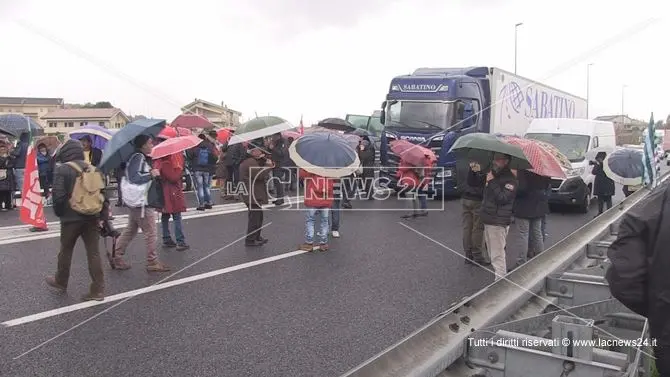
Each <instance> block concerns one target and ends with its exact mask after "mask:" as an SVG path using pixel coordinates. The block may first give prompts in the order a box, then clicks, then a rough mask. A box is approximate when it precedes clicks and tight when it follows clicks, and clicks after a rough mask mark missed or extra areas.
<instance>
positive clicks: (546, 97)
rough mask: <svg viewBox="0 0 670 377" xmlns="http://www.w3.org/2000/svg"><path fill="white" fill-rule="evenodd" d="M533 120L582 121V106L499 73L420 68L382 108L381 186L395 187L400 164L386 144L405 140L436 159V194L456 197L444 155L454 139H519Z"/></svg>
mask: <svg viewBox="0 0 670 377" xmlns="http://www.w3.org/2000/svg"><path fill="white" fill-rule="evenodd" d="M534 118H586V101H585V100H584V99H582V98H580V97H577V96H574V95H571V94H569V93H565V92H563V91H560V90H557V89H553V88H550V87H548V86H546V85H543V84H540V83H537V82H534V81H531V80H529V79H525V78H523V77H520V76H517V75H514V74H513V73H509V72H506V71H504V70H501V69H499V68H488V67H469V68H419V69H417V70H415V71H414V72H413V73H412V74H409V75H403V76H397V77H395V78H393V79H392V80H391V85H390V87H389V91H388V93H387V95H386V100H385V101H384V102H383V104H382V114H381V119H380V120H381V122H382V123H383V124H384V132H382V135H381V143H380V159H381V161H380V162H381V170H380V179H381V181H382V184H386V185H387V186H388V187H390V188H396V178H395V174H396V167H397V165H398V163H399V161H398V160H399V159H398V156H396V155H395V154H393V153H392V152H391V150H390V147H389V142H391V141H392V140H397V139H404V140H408V141H410V142H413V143H416V144H421V145H424V146H426V147H428V148H430V149H432V150H433V151H434V152H435V154H436V155H437V157H438V162H437V165H438V167H439V169H435V171H436V176H435V177H434V178H435V179H434V186H433V188H434V191H437V192H438V193H440V194H441V195H442V194H444V195H454V194H457V193H458V185H457V177H456V175H457V174H456V172H457V169H456V167H457V161H456V158H455V156H454V154H453V153H447V152H448V151H449V150H450V149H451V146H452V145H453V144H454V142H455V141H456V139H457V138H458V137H460V136H461V135H465V134H468V133H472V132H485V133H491V134H502V135H517V136H523V134H524V133H525V131H526V129H527V128H528V126H529V125H530V122H531V120H532V119H534ZM461 163H466V162H461ZM463 170H464V169H459V171H463Z"/></svg>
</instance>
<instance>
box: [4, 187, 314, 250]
mask: <svg viewBox="0 0 670 377" xmlns="http://www.w3.org/2000/svg"><path fill="white" fill-rule="evenodd" d="M302 201H303V197H302V196H301V197H297V198H289V200H287V201H285V203H284V205H282V206H275V205H274V204H266V205H264V206H263V208H265V209H268V208H277V209H278V210H282V209H284V208H287V205H288V207H290V206H291V205H293V204H299V203H302ZM231 207H233V208H228V209H225V208H218V209H215V210H211V209H210V210H206V211H193V212H191V213H183V214H182V220H190V219H198V218H202V217H210V216H219V215H229V214H231V213H239V212H246V211H247V207H246V206H245V205H244V204H243V203H235V204H233V205H231ZM215 208H216V207H215ZM127 217H128V216H127V215H124V216H123V217H122V216H118V217H115V220H114V221H113V222H112V223H113V224H114V227H115V228H117V229H121V228H124V227H125V226H126V225H127V224H128V221H127V220H124V219H125V218H127ZM117 219H120V220H121V221H118V220H117ZM170 221H172V219H170ZM156 222H160V218H159V219H158V220H157V221H156ZM4 230H5V229H4V228H0V232H2V231H4ZM25 231H26V232H27V231H28V228H26V229H25ZM9 233H10V234H9V235H4V234H0V245H11V244H15V243H21V242H29V241H36V240H44V239H49V238H56V237H60V223H56V224H55V225H53V226H52V227H50V228H49V230H47V231H43V232H37V233H23V232H21V233H17V230H14V231H11V232H9ZM7 251H8V250H7Z"/></svg>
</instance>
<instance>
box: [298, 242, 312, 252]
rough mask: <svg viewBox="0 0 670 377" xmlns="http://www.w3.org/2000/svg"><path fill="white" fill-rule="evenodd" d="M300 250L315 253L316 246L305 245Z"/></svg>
mask: <svg viewBox="0 0 670 377" xmlns="http://www.w3.org/2000/svg"><path fill="white" fill-rule="evenodd" d="M300 250H302V251H314V244H311V243H306V242H305V243H304V244H302V245H300Z"/></svg>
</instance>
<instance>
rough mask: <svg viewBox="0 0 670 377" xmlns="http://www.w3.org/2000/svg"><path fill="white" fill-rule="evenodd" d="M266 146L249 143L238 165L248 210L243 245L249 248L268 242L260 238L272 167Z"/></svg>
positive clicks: (255, 142)
mask: <svg viewBox="0 0 670 377" xmlns="http://www.w3.org/2000/svg"><path fill="white" fill-rule="evenodd" d="M267 144H269V143H268V142H266V141H265V140H263V139H256V140H253V141H251V142H250V143H249V144H248V147H247V156H246V158H245V159H244V160H243V161H242V163H241V164H240V182H241V183H242V185H243V186H244V193H243V194H242V200H243V201H244V204H246V206H247V209H248V210H249V213H248V215H247V216H248V220H247V235H246V237H245V240H244V244H245V246H249V247H258V246H262V245H265V244H266V243H267V242H268V240H267V238H263V237H261V228H262V227H263V207H262V206H263V205H264V204H268V192H267V181H268V178H269V176H270V172H271V171H272V168H273V167H274V164H273V163H272V161H271V160H269V159H268V158H267V155H268V154H269V153H268V150H267V149H268V148H267Z"/></svg>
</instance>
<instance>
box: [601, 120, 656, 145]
mask: <svg viewBox="0 0 670 377" xmlns="http://www.w3.org/2000/svg"><path fill="white" fill-rule="evenodd" d="M596 120H603V121H607V122H612V123H614V133H615V134H616V143H617V145H624V144H639V143H641V142H642V131H643V130H644V129H645V127H646V126H647V123H646V122H643V121H641V120H637V119H633V118H630V117H629V116H628V115H603V116H599V117H597V118H596Z"/></svg>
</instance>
